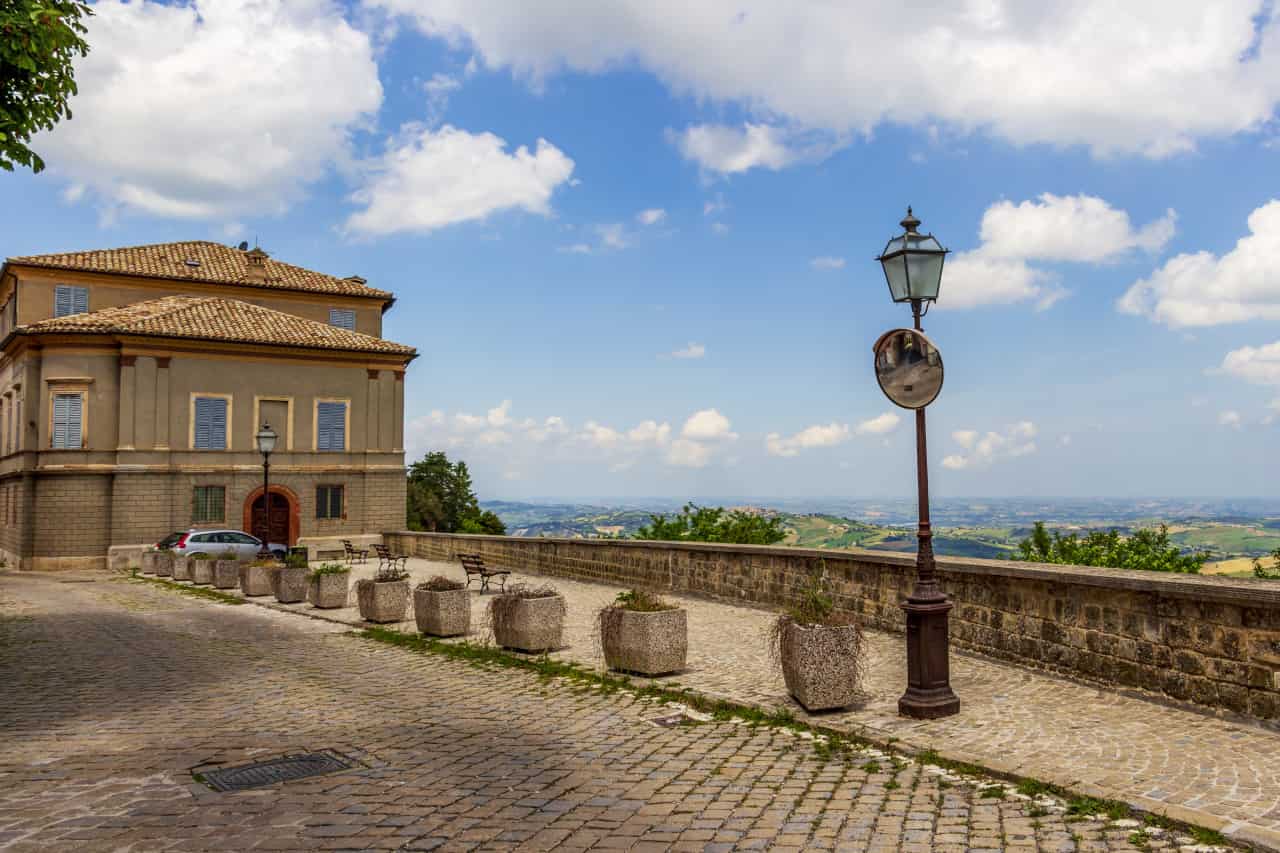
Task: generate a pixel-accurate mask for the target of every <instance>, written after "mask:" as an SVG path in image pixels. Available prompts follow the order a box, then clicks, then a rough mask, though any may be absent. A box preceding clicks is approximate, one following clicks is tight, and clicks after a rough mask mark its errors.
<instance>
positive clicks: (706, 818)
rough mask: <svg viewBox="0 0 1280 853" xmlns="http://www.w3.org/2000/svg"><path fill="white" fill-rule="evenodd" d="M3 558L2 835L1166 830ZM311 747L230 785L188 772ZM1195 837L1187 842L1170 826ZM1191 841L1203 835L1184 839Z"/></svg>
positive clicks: (1047, 834) (959, 846)
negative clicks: (282, 768) (249, 780)
mask: <svg viewBox="0 0 1280 853" xmlns="http://www.w3.org/2000/svg"><path fill="white" fill-rule="evenodd" d="M74 580H77V578H73V577H71V576H31V575H14V574H0V684H3V686H4V689H3V693H2V694H0V696H2V697H3V698H2V699H0V845H5V846H8V847H10V848H11V849H15V850H73V849H74V850H138V851H142V850H162V849H164V850H168V849H174V850H250V849H255V850H312V849H325V850H330V849H332V850H347V849H350V850H367V849H405V850H421V849H437V848H438V849H442V850H469V849H513V848H519V849H552V848H554V849H564V850H575V849H586V848H603V849H624V848H627V849H637V850H650V849H652V850H663V849H679V850H727V849H732V848H760V849H777V850H783V849H796V850H800V849H845V850H885V851H887V850H904V851H925V850H940V851H946V850H957V851H958V850H980V849H993V850H994V849H1008V850H1034V849H1040V850H1061V851H1068V850H1109V849H1133V847H1134V843H1139V842H1140V843H1141V844H1143V845H1146V847H1147V849H1168V848H1170V847H1174V846H1177V845H1178V844H1189V843H1190V842H1191V839H1190V838H1186V837H1183V838H1179V837H1178V835H1177V834H1176V833H1169V832H1162V831H1159V830H1157V831H1155V832H1154V833H1151V834H1139V835H1134V833H1135V831H1136V830H1137V829H1138V827H1137V826H1136V824H1135V823H1133V822H1131V821H1120V822H1116V821H1110V820H1108V819H1106V818H1105V817H1098V816H1093V817H1087V816H1086V817H1078V816H1073V815H1068V814H1065V813H1064V809H1063V805H1062V804H1061V803H1058V802H1055V801H1053V800H1051V799H1045V798H1041V799H1036V800H1032V799H1027V798H1024V797H1021V796H1019V795H1017V794H1016V793H1015V792H1013V791H1011V790H1009V789H1007V788H1005V787H1002V786H998V785H995V784H993V783H992V782H991V780H971V779H963V778H960V777H956V776H953V775H951V774H948V773H945V772H943V771H940V770H938V769H937V768H932V767H921V766H920V765H917V764H915V763H906V762H900V761H897V760H895V759H893V758H891V757H889V756H885V755H883V754H880V753H876V752H874V751H865V752H862V753H861V754H855V755H852V756H850V757H849V758H847V759H845V760H841V759H831V758H824V757H822V756H821V755H820V754H819V752H817V751H815V749H814V748H813V745H812V744H811V743H810V742H809V741H807V740H805V739H804V738H802V737H800V736H797V735H796V734H793V733H791V732H788V731H784V730H777V729H770V728H765V727H753V726H750V725H747V724H744V723H740V722H739V723H734V722H707V723H704V724H699V725H688V726H679V727H675V728H661V727H658V726H655V725H653V724H652V723H650V722H648V721H647V720H648V719H649V718H652V717H654V716H657V715H659V714H661V713H663V712H664V711H666V710H667V709H666V708H664V707H661V706H657V705H654V704H648V703H645V702H642V701H640V700H638V699H636V698H635V697H633V696H631V695H629V694H626V693H615V694H609V695H605V694H601V693H600V692H598V691H595V690H584V689H582V688H581V687H576V686H574V685H572V684H566V683H561V682H554V681H553V682H543V681H541V680H539V679H538V678H537V677H536V676H535V675H533V674H530V673H525V672H517V671H512V670H509V669H501V668H498V669H481V668H476V667H473V666H470V665H467V664H464V663H460V662H455V661H450V660H447V659H444V658H441V657H439V656H434V655H428V654H419V653H414V652H411V651H407V650H403V649H399V648H395V647H389V646H385V645H381V644H378V643H374V642H371V641H368V640H364V639H359V638H356V637H352V636H350V635H348V634H346V633H345V631H346V629H345V628H344V627H343V626H340V625H335V624H331V623H326V622H321V621H316V620H307V619H301V618H298V617H297V616H293V615H289V614H284V613H279V612H275V611H270V610H266V609H263V608H257V607H232V606H227V605H221V604H212V603H207V602H202V601H193V600H190V599H187V598H184V597H182V596H180V595H178V594H176V593H173V592H170V591H166V590H161V589H156V588H154V587H150V586H145V585H143V584H140V583H137V582H130V581H126V580H122V579H118V578H108V577H107V576H104V575H97V576H95V579H94V580H93V582H89V583H77V582H70V581H74ZM323 748H329V749H334V750H337V751H339V752H341V753H344V754H346V755H349V756H353V757H355V758H357V759H358V760H359V761H360V762H361V764H362V766H361V767H359V768H357V769H353V770H349V771H343V772H340V773H336V774H333V775H328V776H320V777H315V778H312V779H307V780H300V781H295V782H291V783H286V784H283V785H277V786H273V787H270V788H263V789H258V790H253V791H246V792H239V793H215V792H213V791H211V790H209V789H208V788H206V787H204V786H203V785H201V784H199V783H197V782H196V781H194V780H193V777H192V775H191V771H192V770H193V769H200V768H206V769H207V768H212V767H214V766H216V765H218V764H227V765H234V764H238V763H243V762H245V761H248V760H254V759H257V758H262V757H271V756H277V755H281V754H285V753H292V752H300V751H307V750H316V749H323ZM1188 849H1190V848H1188ZM1201 849H1207V848H1201Z"/></svg>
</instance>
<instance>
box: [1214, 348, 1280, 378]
mask: <svg viewBox="0 0 1280 853" xmlns="http://www.w3.org/2000/svg"><path fill="white" fill-rule="evenodd" d="M1221 369H1222V372H1223V373H1225V374H1227V375H1228V376H1234V377H1236V378H1237V379H1244V380H1246V381H1248V382H1254V383H1256V384H1258V385H1280V341H1276V342H1275V343H1271V344H1265V345H1263V346H1260V347H1252V346H1243V347H1240V349H1234V350H1232V351H1231V352H1229V353H1227V354H1226V356H1224V357H1223V359H1222V368H1221Z"/></svg>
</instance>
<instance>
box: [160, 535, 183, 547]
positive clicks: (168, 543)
mask: <svg viewBox="0 0 1280 853" xmlns="http://www.w3.org/2000/svg"><path fill="white" fill-rule="evenodd" d="M181 538H182V534H181V533H170V534H169V535H168V536H166V537H164V538H163V539H161V540H160V541H159V542H157V543H156V547H158V548H172V547H173V546H174V545H177V544H178V540H179V539H181Z"/></svg>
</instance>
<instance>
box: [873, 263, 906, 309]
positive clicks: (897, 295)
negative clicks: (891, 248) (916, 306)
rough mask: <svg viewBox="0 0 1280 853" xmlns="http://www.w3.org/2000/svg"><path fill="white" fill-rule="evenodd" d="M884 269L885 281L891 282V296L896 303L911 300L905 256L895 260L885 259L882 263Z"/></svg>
mask: <svg viewBox="0 0 1280 853" xmlns="http://www.w3.org/2000/svg"><path fill="white" fill-rule="evenodd" d="M880 265H881V266H883V267H884V277H885V280H886V281H888V282H889V295H890V296H891V297H893V301H894V302H902V301H904V300H906V299H910V298H911V294H910V293H908V292H907V258H906V256H905V255H898V256H897V257H894V258H885V259H884V260H882V261H881V262H880Z"/></svg>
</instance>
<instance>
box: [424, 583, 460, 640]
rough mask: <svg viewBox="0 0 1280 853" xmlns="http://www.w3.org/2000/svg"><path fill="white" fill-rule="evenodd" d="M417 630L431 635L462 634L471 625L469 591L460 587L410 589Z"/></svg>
mask: <svg viewBox="0 0 1280 853" xmlns="http://www.w3.org/2000/svg"><path fill="white" fill-rule="evenodd" d="M413 618H414V619H415V620H416V621H417V623H418V630H419V631H420V632H421V633H423V634H430V635H431V636H433V637H461V636H462V635H463V634H465V633H467V631H468V630H470V628H471V593H469V592H467V590H466V589H465V588H463V589H447V590H440V591H433V590H429V589H415V590H414V591H413Z"/></svg>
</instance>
